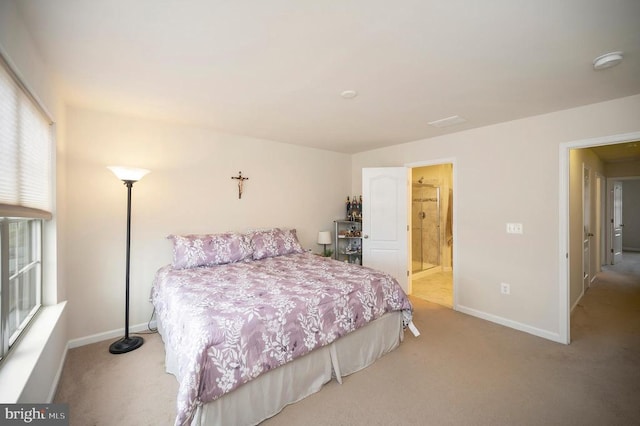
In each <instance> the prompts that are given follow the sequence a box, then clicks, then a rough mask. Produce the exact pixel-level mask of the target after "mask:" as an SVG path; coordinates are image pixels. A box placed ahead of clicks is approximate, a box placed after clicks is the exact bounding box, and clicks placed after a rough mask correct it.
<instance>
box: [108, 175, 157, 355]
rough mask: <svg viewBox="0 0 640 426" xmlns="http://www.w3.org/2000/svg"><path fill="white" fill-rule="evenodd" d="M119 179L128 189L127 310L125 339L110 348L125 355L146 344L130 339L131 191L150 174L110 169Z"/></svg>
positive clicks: (135, 337) (141, 340) (125, 309)
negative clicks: (135, 184)
mask: <svg viewBox="0 0 640 426" xmlns="http://www.w3.org/2000/svg"><path fill="white" fill-rule="evenodd" d="M108 169H109V170H111V171H112V172H113V174H115V175H116V176H117V177H118V179H120V180H121V181H123V182H124V185H125V186H126V187H127V268H126V278H125V308H124V337H123V338H122V339H120V340H118V341H115V342H113V343H112V344H111V346H109V352H111V353H112V354H124V353H127V352H131V351H133V350H135V349H138V348H139V347H140V346H142V343H144V339H142V337H140V336H133V337H129V264H130V263H131V261H130V260H131V256H130V247H131V189H132V188H133V183H134V182H137V181H139V180H140V179H142V177H143V176H144V175H146V174H147V173H149V170H146V169H135V168H131V167H108Z"/></svg>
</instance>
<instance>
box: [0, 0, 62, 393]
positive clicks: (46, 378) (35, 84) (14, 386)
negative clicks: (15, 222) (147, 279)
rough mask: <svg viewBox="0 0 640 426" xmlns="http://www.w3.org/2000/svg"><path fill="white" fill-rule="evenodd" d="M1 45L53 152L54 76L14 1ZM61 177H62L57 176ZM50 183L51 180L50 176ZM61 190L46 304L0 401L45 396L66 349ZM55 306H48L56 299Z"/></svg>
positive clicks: (5, 369) (9, 371) (2, 23)
mask: <svg viewBox="0 0 640 426" xmlns="http://www.w3.org/2000/svg"><path fill="white" fill-rule="evenodd" d="M0 50H1V51H2V52H3V54H4V55H5V56H6V57H7V59H8V61H10V62H11V64H12V65H13V66H14V67H15V68H16V71H17V73H18V74H19V76H20V78H21V79H22V81H23V83H24V84H25V85H26V86H27V87H28V88H29V89H30V90H31V92H32V93H33V94H34V95H35V96H36V97H37V98H38V99H39V101H40V102H41V104H42V105H43V106H44V108H45V109H47V110H48V112H49V113H50V114H51V115H52V118H53V120H54V121H55V122H56V126H55V131H56V135H55V138H56V150H55V151H56V156H57V159H58V160H59V159H60V150H61V147H62V146H63V145H64V143H63V142H64V123H63V122H64V114H63V108H62V99H61V98H60V97H59V96H58V94H57V90H56V86H55V84H54V79H53V78H52V76H51V73H50V72H49V70H48V69H47V67H46V65H45V63H44V62H43V60H42V58H41V56H40V52H38V49H37V46H35V44H34V43H33V41H32V39H31V37H30V35H29V32H28V29H27V28H26V26H25V25H24V23H23V22H22V19H21V17H20V15H19V13H18V10H17V8H16V5H15V2H13V1H9V0H5V1H1V2H0ZM63 174H64V162H63V161H58V167H57V175H56V176H55V179H56V180H57V181H58V183H59V181H60V176H61V175H63ZM62 179H63V178H62ZM52 186H55V182H52ZM60 203H61V194H60V193H59V192H58V193H56V198H55V204H56V205H55V206H54V216H53V220H51V221H48V222H47V223H45V227H44V247H43V251H44V253H43V254H44V256H43V259H44V265H43V266H44V267H43V271H44V281H45V285H44V294H43V303H44V304H45V305H47V307H46V308H45V309H44V310H43V312H41V313H40V314H39V316H38V318H36V321H35V322H34V324H33V325H32V326H31V329H30V333H29V336H27V338H25V339H22V340H21V341H20V342H18V344H17V345H16V347H15V348H13V350H12V353H11V354H10V356H8V357H7V359H6V360H3V363H2V365H1V366H0V402H7V403H14V402H49V401H48V400H47V399H48V398H50V397H51V396H52V390H53V389H54V388H55V386H56V384H57V381H58V377H59V376H58V375H59V373H60V369H61V367H62V363H63V360H64V357H65V354H66V346H67V341H68V338H67V321H66V310H65V309H64V304H63V303H61V302H62V301H63V300H64V297H65V294H66V289H65V285H64V284H65V282H64V280H63V279H62V276H61V274H62V270H61V268H59V267H58V255H59V253H60V250H59V243H58V242H59V240H58V238H57V235H59V234H60V233H62V227H63V220H62V218H61V217H60V215H59V214H58V207H59V205H60ZM56 304H57V306H53V305H56Z"/></svg>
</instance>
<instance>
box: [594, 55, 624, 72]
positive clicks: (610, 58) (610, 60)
mask: <svg viewBox="0 0 640 426" xmlns="http://www.w3.org/2000/svg"><path fill="white" fill-rule="evenodd" d="M620 62H622V52H609V53H605V54H604V55H601V56H598V57H597V58H595V59H594V60H593V69H594V70H596V71H597V70H603V69H606V68H611V67H615V66H616V65H618V64H619V63H620Z"/></svg>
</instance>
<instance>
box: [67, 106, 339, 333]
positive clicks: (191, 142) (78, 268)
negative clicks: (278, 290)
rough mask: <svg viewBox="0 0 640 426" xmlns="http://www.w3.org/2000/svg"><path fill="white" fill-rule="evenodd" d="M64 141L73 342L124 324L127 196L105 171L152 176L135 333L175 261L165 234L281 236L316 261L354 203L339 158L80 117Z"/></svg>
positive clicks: (73, 111) (190, 130)
mask: <svg viewBox="0 0 640 426" xmlns="http://www.w3.org/2000/svg"><path fill="white" fill-rule="evenodd" d="M67 133H68V143H67V146H66V162H67V172H68V173H67V184H66V193H67V199H66V206H65V212H66V217H67V220H68V223H69V227H68V230H67V232H66V233H65V235H64V236H63V237H62V238H63V240H64V245H65V251H66V256H65V259H64V263H65V267H66V271H67V284H68V296H69V297H68V300H69V320H70V325H69V327H70V329H69V333H70V337H71V339H78V338H84V337H87V336H91V335H93V334H97V333H103V332H107V331H110V330H116V331H118V333H120V334H121V333H122V329H123V326H124V278H125V230H126V188H125V187H124V186H123V184H122V183H121V182H119V181H117V180H116V177H115V176H114V175H113V174H112V173H111V172H110V171H109V170H107V168H106V167H107V166H110V165H127V166H136V167H143V168H148V169H150V170H151V173H150V174H149V175H147V176H145V177H144V178H143V179H142V180H141V181H140V182H138V183H136V184H135V185H134V187H133V202H132V205H133V207H132V231H131V232H132V235H131V310H130V314H131V318H130V323H131V325H135V324H141V323H146V322H147V321H148V320H149V316H150V315H151V311H152V308H151V304H150V303H149V302H148V298H149V292H150V288H151V284H152V281H153V278H154V274H155V272H156V270H157V269H158V268H159V267H161V266H163V265H165V264H167V263H170V262H171V255H172V252H171V245H170V242H169V241H167V240H166V238H165V237H166V236H167V235H169V234H172V233H179V234H184V233H213V232H222V231H229V230H231V231H244V230H246V229H248V228H252V227H272V226H286V227H294V228H297V229H298V237H299V239H300V241H301V243H302V244H303V246H304V247H305V248H311V249H313V251H320V249H321V246H318V245H317V244H316V239H317V233H318V231H319V230H330V229H332V225H333V220H334V219H336V218H340V217H342V214H343V206H344V201H343V200H344V198H345V197H346V196H347V195H348V194H350V188H351V181H350V179H351V160H350V156H349V155H346V154H338V153H334V152H329V151H322V150H317V149H310V148H303V147H298V146H294V145H288V144H283V143H277V142H272V141H266V140H257V139H252V138H248V137H242V136H234V135H229V134H222V133H216V132H214V131H212V130H207V129H203V128H195V127H187V126H182V125H174V124H170V123H166V122H160V121H150V120H144V119H137V118H133V117H127V116H119V115H114V114H108V113H103V112H97V111H90V110H86V109H80V108H69V109H68V110H67ZM239 171H242V174H243V176H246V177H248V178H249V180H248V181H245V188H244V194H243V195H242V199H238V188H237V181H235V180H232V179H231V176H237V174H238V172H239Z"/></svg>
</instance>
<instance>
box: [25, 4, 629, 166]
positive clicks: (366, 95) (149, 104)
mask: <svg viewBox="0 0 640 426" xmlns="http://www.w3.org/2000/svg"><path fill="white" fill-rule="evenodd" d="M16 3H17V5H18V8H19V13H20V14H21V16H22V18H23V20H24V22H25V24H26V26H27V28H28V30H29V32H30V34H31V36H32V38H33V41H34V43H35V44H36V46H37V48H38V49H39V51H40V53H41V55H42V56H43V58H44V60H45V62H46V63H47V65H48V67H50V69H51V71H52V72H53V73H54V75H55V76H56V81H57V83H58V84H59V87H60V88H61V91H62V92H61V93H62V94H63V97H64V98H65V100H66V102H67V103H68V104H71V105H78V106H82V107H89V108H93V109H99V110H104V111H113V112H119V113H124V114H130V115H135V116H141V117H150V118H157V119H162V120H170V121H172V122H176V123H184V124H189V125H196V126H205V127H208V128H213V129H216V130H218V131H222V132H228V133H236V134H241V135H245V136H251V137H256V138H263V139H270V140H275V141H280V142H286V143H292V144H298V145H304V146H309V147H316V148H321V149H328V150H333V151H338V152H345V153H355V152H361V151H365V150H369V149H374V148H378V147H383V146H389V145H394V144H399V143H403V142H408V141H413V140H418V139H423V138H429V137H433V136H438V135H442V134H445V133H451V132H457V131H461V130H466V129H470V128H475V127H480V126H486V125H489V124H493V123H498V122H504V121H509V120H514V119H518V118H522V117H527V116H532V115H538V114H543V113H548V112H553V111H558V110H562V109H567V108H572V107H576V106H580V105H586V104H590V103H595V102H601V101H606V100H610V99H615V98H620V97H624V96H629V95H634V94H638V93H640V1H638V0H562V1H558V0H539V1H531V0H493V1H490V2H473V1H469V0H403V1H402V2H390V1H383V0H343V1H336V2H323V1H310V0H308V1H305V0H271V1H258V0H236V1H221V0H189V1H184V0H183V1H180V0H135V1H131V0H109V1H101V2H97V1H83V0H55V1H50V0H20V1H18V2H16ZM611 51H623V52H624V61H623V62H622V63H621V64H620V65H618V66H617V67H614V68H609V69H606V70H601V71H594V70H593V67H592V62H593V59H594V58H595V57H597V56H599V55H601V54H603V53H607V52H611ZM345 90H355V91H357V93H358V95H357V96H356V97H355V98H352V99H344V98H342V97H341V96H340V94H341V93H342V92H343V91H345ZM454 115H459V116H461V117H463V118H464V119H465V120H466V121H465V122H463V123H460V124H457V125H453V126H450V127H444V128H436V127H432V126H430V125H429V124H428V123H429V122H431V121H435V120H439V119H443V118H446V117H450V116H454Z"/></svg>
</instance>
